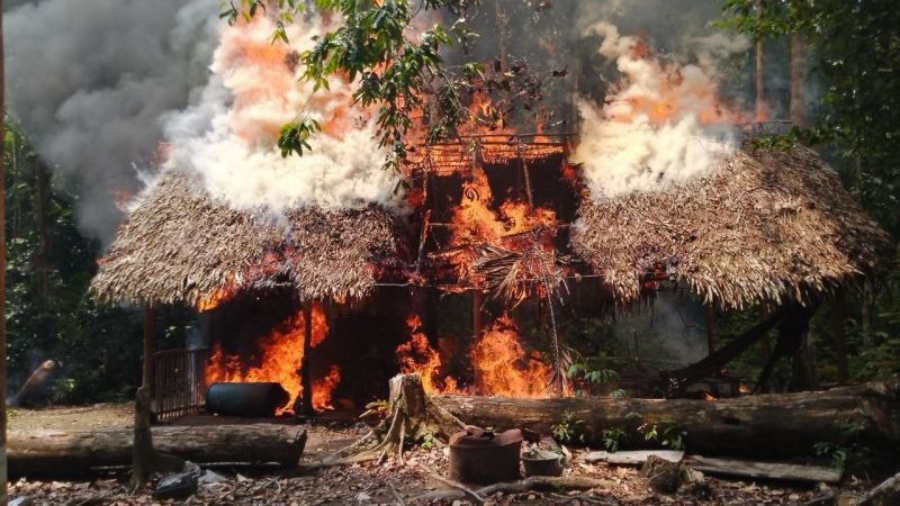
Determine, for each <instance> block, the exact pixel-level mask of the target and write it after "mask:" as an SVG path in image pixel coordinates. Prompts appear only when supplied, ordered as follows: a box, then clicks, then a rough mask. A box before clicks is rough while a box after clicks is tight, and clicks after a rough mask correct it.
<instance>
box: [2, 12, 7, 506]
mask: <svg viewBox="0 0 900 506" xmlns="http://www.w3.org/2000/svg"><path fill="white" fill-rule="evenodd" d="M5 70H6V64H5V59H4V52H3V0H0V504H6V503H7V500H8V497H7V490H6V483H7V479H6V478H7V474H8V473H7V460H6V163H5V160H6V156H5V153H4V148H5V147H6V124H5V121H6V101H5V97H6V85H5V83H6V76H5Z"/></svg>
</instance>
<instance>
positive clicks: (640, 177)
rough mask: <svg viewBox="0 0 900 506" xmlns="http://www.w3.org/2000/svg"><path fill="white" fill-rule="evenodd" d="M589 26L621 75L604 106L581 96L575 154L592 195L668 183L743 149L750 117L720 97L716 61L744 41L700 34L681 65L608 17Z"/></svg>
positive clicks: (693, 174)
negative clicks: (741, 129)
mask: <svg viewBox="0 0 900 506" xmlns="http://www.w3.org/2000/svg"><path fill="white" fill-rule="evenodd" d="M589 32H591V33H595V34H599V35H600V36H601V37H603V43H602V45H601V46H600V48H599V50H598V52H599V53H600V54H601V55H603V56H604V57H606V58H609V59H611V60H615V62H616V64H617V68H618V70H619V73H620V74H621V76H622V77H621V81H620V82H619V83H618V85H617V87H616V88H615V89H614V90H613V93H611V94H610V95H609V96H607V98H606V100H605V104H604V105H603V106H602V107H597V106H595V105H593V104H590V103H588V102H587V101H580V103H579V109H580V112H581V116H582V119H583V124H582V128H581V132H580V134H581V135H580V137H581V143H580V144H579V146H578V148H577V149H576V151H575V153H574V154H573V157H572V159H573V161H575V162H577V163H581V164H582V165H583V174H584V176H585V180H586V182H587V184H588V186H589V188H590V191H591V195H592V196H593V198H595V199H601V198H604V197H610V196H616V195H621V194H627V193H630V192H634V191H654V190H658V189H665V188H666V187H667V185H672V184H678V183H680V182H684V181H687V180H689V179H691V178H693V177H696V176H699V175H701V174H704V173H706V172H708V171H710V170H713V169H715V168H716V167H718V166H719V165H720V164H721V161H722V159H723V158H724V157H727V156H728V155H730V154H732V153H733V152H734V151H735V150H736V149H737V147H738V144H739V143H738V128H737V126H738V125H741V124H746V123H750V122H752V121H753V120H752V116H751V115H747V114H742V113H739V112H736V111H734V110H732V109H730V108H728V107H726V106H725V105H723V104H722V103H721V102H720V101H719V100H718V80H717V75H716V66H715V64H714V63H715V60H717V59H719V58H721V57H722V56H723V55H724V54H723V53H734V52H737V51H740V50H741V48H745V47H746V43H745V42H744V41H737V42H731V43H727V42H728V41H725V40H722V39H715V40H705V39H698V40H697V41H696V43H697V45H698V48H697V49H696V52H697V63H696V64H683V63H681V62H679V61H676V60H674V59H669V60H665V61H664V60H663V59H661V58H659V57H657V56H656V55H654V54H653V53H652V51H651V50H650V49H649V48H648V46H647V45H646V44H645V43H644V42H643V41H642V40H640V39H639V38H637V37H633V36H621V35H620V34H619V31H618V29H616V27H614V26H612V25H610V24H609V23H606V22H600V23H597V24H595V25H593V26H592V27H591V28H590V30H589ZM712 46H718V47H719V49H717V50H714V49H712Z"/></svg>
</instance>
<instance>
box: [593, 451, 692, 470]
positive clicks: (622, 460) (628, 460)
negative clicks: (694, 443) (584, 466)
mask: <svg viewBox="0 0 900 506" xmlns="http://www.w3.org/2000/svg"><path fill="white" fill-rule="evenodd" d="M650 457H658V458H660V459H662V460H665V461H668V462H673V463H676V464H677V463H679V462H681V460H682V459H684V452H682V451H675V450H637V451H624V452H615V453H612V452H588V453H586V454H584V455H582V456H581V457H579V458H578V460H579V461H581V462H587V463H588V464H596V463H597V462H604V463H606V464H612V465H614V466H640V465H642V464H643V463H644V462H647V459H649V458H650Z"/></svg>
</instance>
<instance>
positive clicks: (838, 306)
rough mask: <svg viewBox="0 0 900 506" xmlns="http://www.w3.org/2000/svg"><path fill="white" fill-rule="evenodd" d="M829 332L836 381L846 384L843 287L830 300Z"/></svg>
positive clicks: (847, 373) (844, 299) (845, 304)
mask: <svg viewBox="0 0 900 506" xmlns="http://www.w3.org/2000/svg"><path fill="white" fill-rule="evenodd" d="M831 305H832V307H831V332H832V334H833V335H832V338H833V342H834V361H835V364H836V367H837V381H838V384H839V385H846V384H847V380H849V379H850V370H849V367H848V365H847V329H846V327H845V321H846V319H847V294H846V292H845V291H844V289H843V288H839V289H838V290H837V291H836V292H835V294H834V297H833V298H832V300H831Z"/></svg>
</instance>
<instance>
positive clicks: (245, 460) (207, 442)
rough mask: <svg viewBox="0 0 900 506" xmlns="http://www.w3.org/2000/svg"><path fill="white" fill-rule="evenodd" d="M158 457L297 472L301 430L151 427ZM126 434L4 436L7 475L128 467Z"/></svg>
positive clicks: (14, 433) (128, 431) (115, 431)
mask: <svg viewBox="0 0 900 506" xmlns="http://www.w3.org/2000/svg"><path fill="white" fill-rule="evenodd" d="M152 433H153V446H154V449H155V450H157V451H159V452H160V453H164V454H169V455H174V456H177V457H179V458H182V459H184V460H189V461H191V462H194V463H197V464H217V463H234V464H245V465H260V464H268V463H275V464H278V465H280V466H283V467H293V466H296V465H297V463H298V461H299V460H300V456H301V454H302V453H303V448H304V446H306V429H305V428H303V427H300V426H294V425H274V424H258V425H205V426H172V427H154V428H153V429H152ZM133 441H134V431H133V430H132V429H131V428H123V429H108V430H95V431H79V432H66V431H58V430H52V431H51V430H43V431H29V432H19V431H12V432H10V433H9V442H8V446H7V449H8V450H7V451H8V462H9V473H10V474H11V475H13V476H28V477H63V476H77V475H84V474H88V473H90V472H91V470H92V469H97V468H104V467H128V466H131V464H132V449H133Z"/></svg>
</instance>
